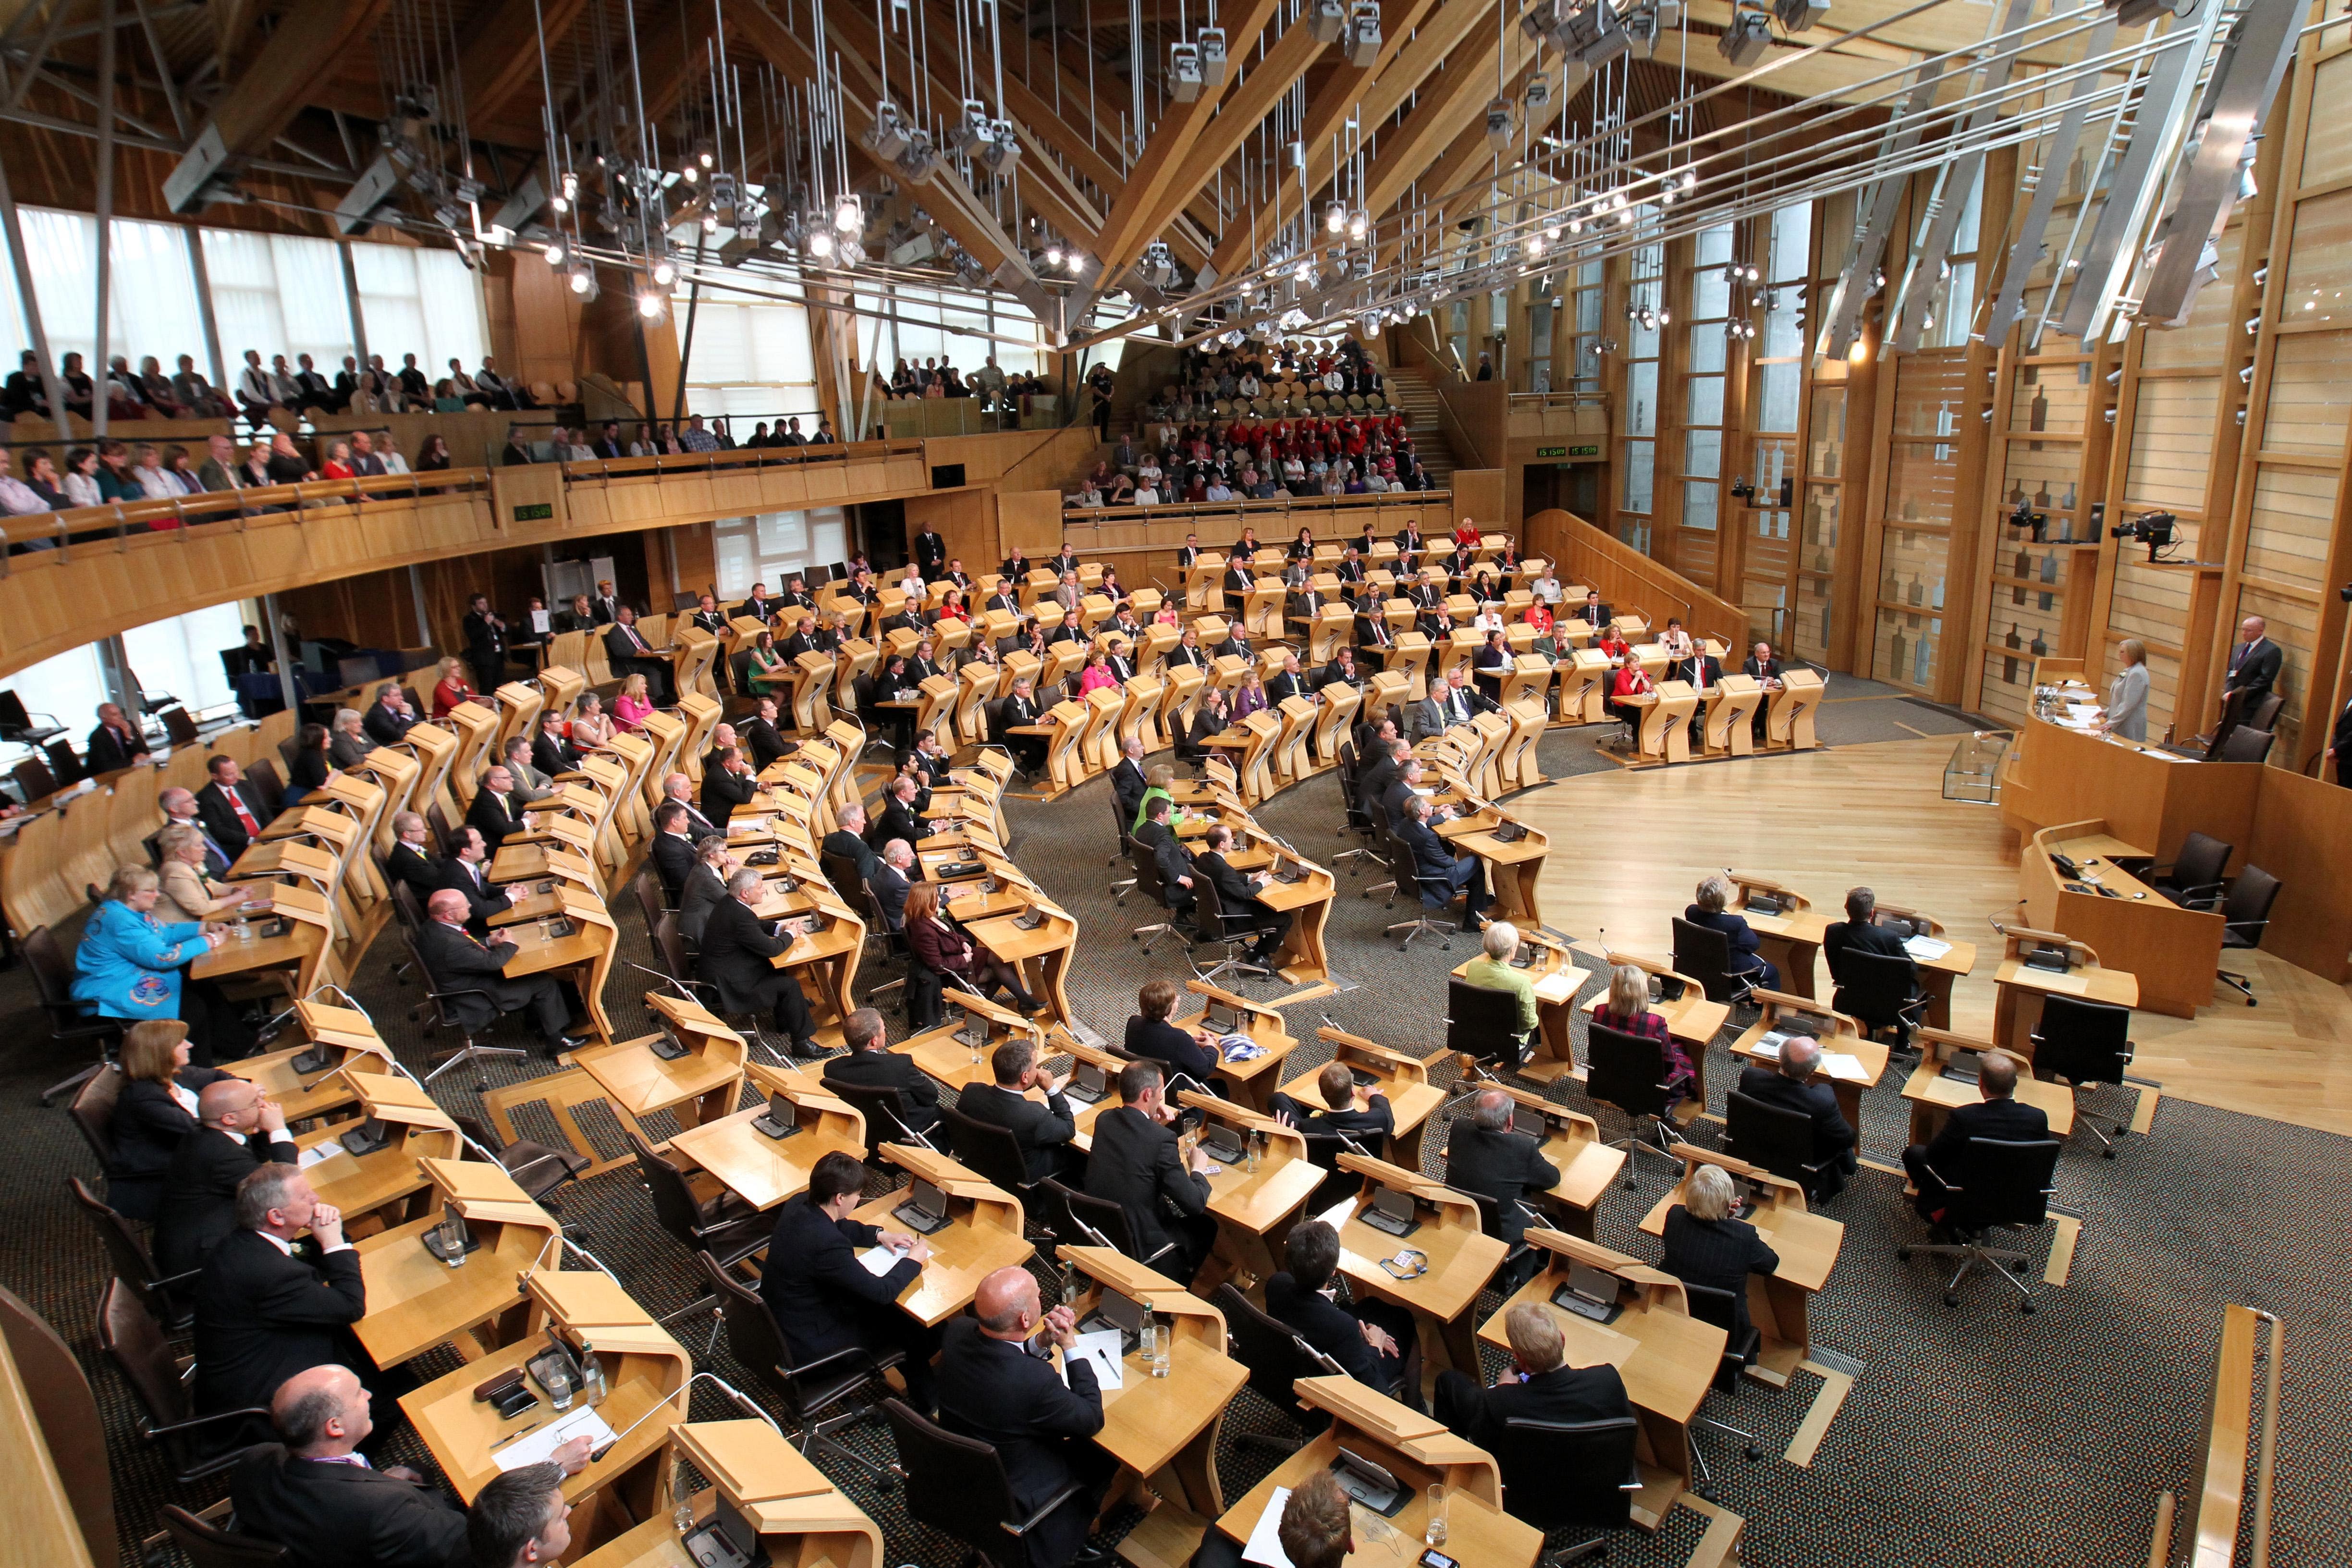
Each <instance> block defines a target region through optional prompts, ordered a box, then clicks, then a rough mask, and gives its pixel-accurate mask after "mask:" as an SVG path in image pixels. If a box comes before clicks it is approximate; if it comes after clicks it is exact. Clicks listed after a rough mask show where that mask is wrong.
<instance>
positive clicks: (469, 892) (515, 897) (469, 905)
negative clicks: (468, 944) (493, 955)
mask: <svg viewBox="0 0 2352 1568" xmlns="http://www.w3.org/2000/svg"><path fill="white" fill-rule="evenodd" d="M489 861H490V851H489V846H488V843H487V842H486V841H485V840H484V839H483V837H482V834H481V830H480V829H479V828H478V827H475V826H473V825H472V824H470V823H468V824H467V826H464V827H462V828H459V829H458V830H457V841H456V843H455V844H454V845H453V847H451V849H450V851H449V855H448V858H446V859H445V860H443V861H442V862H441V868H440V874H439V875H438V876H437V877H436V879H435V880H434V884H433V886H432V887H431V888H430V889H426V890H425V903H426V905H427V906H428V907H430V905H431V903H432V901H433V896H434V894H436V893H439V892H443V891H447V892H453V893H456V894H457V896H458V897H459V898H461V899H463V900H466V930H467V931H468V932H470V933H471V934H472V935H473V936H474V938H475V939H476V940H477V941H480V942H488V940H489V937H490V917H491V916H492V915H502V914H504V913H506V911H507V910H509V909H510V908H512V907H513V906H514V905H515V904H516V903H518V902H520V900H521V899H522V897H523V892H524V889H523V888H522V885H521V884H520V883H514V884H510V885H509V886H506V887H500V886H499V885H498V884H497V883H495V882H493V881H491V880H490V864H489Z"/></svg>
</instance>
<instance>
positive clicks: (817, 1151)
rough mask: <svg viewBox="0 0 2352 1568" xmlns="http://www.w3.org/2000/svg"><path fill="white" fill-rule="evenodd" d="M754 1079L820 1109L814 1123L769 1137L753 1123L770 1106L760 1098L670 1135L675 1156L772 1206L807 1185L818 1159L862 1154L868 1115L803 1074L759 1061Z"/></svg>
mask: <svg viewBox="0 0 2352 1568" xmlns="http://www.w3.org/2000/svg"><path fill="white" fill-rule="evenodd" d="M752 1073H753V1077H754V1080H755V1081H756V1082H757V1083H758V1084H759V1085H760V1087H761V1088H762V1089H767V1090H769V1091H770V1092H772V1093H776V1094H782V1096H784V1098H785V1099H787V1100H791V1101H792V1102H793V1104H794V1105H795V1106H798V1107H800V1108H802V1109H803V1110H814V1111H815V1112H817V1113H818V1122H817V1125H816V1126H815V1127H814V1129H807V1130H803V1131H799V1132H795V1133H793V1135H792V1136H790V1137H786V1138H771V1137H769V1136H768V1135H767V1134H766V1133H764V1132H762V1131H760V1130H759V1129H758V1128H756V1127H754V1126H752V1125H751V1123H752V1122H753V1121H757V1120H759V1119H760V1118H761V1117H762V1116H764V1115H766V1114H767V1112H768V1108H767V1106H765V1105H764V1104H762V1105H755V1106H753V1107H751V1109H750V1110H739V1111H736V1112H734V1113H733V1114H732V1115H729V1116H721V1117H718V1118H716V1119H715V1120H712V1121H705V1122H703V1123H702V1124H700V1125H699V1126H696V1127H689V1128H688V1129H687V1130H686V1131H683V1132H680V1133H679V1134H678V1135H677V1137H675V1138H672V1139H671V1140H670V1141H669V1143H668V1145H667V1150H668V1152H669V1154H670V1156H671V1157H672V1158H673V1159H676V1160H677V1161H679V1162H680V1163H685V1164H689V1165H692V1166H695V1167H698V1168H699V1169H701V1170H705V1171H708V1172H709V1173H710V1174H711V1176H712V1177H713V1178H714V1179H715V1180H717V1181H718V1183H719V1185H721V1186H723V1187H725V1188H726V1189H727V1190H728V1191H729V1192H730V1193H732V1194H735V1195H736V1196H737V1197H739V1198H740V1199H742V1200H743V1201H744V1202H745V1203H747V1204H750V1205H751V1206H752V1207H753V1208H755V1209H761V1210H767V1209H772V1208H774V1207H776V1206H777V1205H779V1204H782V1203H783V1202H784V1201H785V1200H786V1199H788V1198H792V1197H796V1196H798V1195H799V1194H802V1193H804V1192H806V1191H807V1190H808V1184H809V1173H811V1172H813V1171H814V1170H815V1169H816V1163H817V1162H818V1161H819V1160H822V1159H824V1157H825V1156H826V1155H827V1154H831V1153H835V1152H841V1153H845V1154H849V1155H851V1156H853V1157H855V1158H856V1159H860V1160H863V1159H864V1158H865V1157H866V1118H865V1117H864V1116H862V1115H860V1114H859V1113H858V1111H857V1110H856V1108H855V1107H854V1106H851V1105H849V1104H847V1103H845V1101H842V1100H836V1099H835V1098H834V1097H833V1096H832V1095H830V1094H827V1093H825V1092H824V1090H823V1089H821V1088H819V1087H818V1086H817V1084H816V1083H815V1082H814V1081H813V1080H811V1079H808V1078H806V1077H805V1076H804V1075H803V1074H800V1073H797V1072H794V1073H792V1074H790V1075H789V1076H787V1075H785V1074H782V1073H777V1072H775V1071H773V1070H772V1069H768V1068H760V1067H754V1068H752Z"/></svg>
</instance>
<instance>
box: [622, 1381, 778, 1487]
mask: <svg viewBox="0 0 2352 1568" xmlns="http://www.w3.org/2000/svg"><path fill="white" fill-rule="evenodd" d="M698 1383H715V1384H718V1385H719V1387H720V1388H722V1389H725V1390H726V1391H727V1397H728V1398H729V1399H730V1400H732V1401H734V1404H735V1408H736V1409H738V1410H740V1411H741V1412H742V1413H743V1414H744V1415H752V1416H757V1417H758V1418H759V1419H760V1420H762V1421H765V1422H766V1423H767V1424H768V1425H769V1426H771V1427H773V1428H774V1430H775V1433H776V1436H779V1437H781V1436H783V1435H784V1429H783V1428H782V1427H781V1426H776V1418H775V1417H774V1416H772V1415H769V1414H768V1413H767V1412H766V1411H764V1410H762V1409H761V1408H760V1406H759V1405H757V1404H756V1403H754V1402H753V1400H752V1398H751V1395H750V1394H746V1393H744V1392H743V1391H742V1390H741V1389H740V1388H738V1387H736V1386H735V1385H734V1384H731V1383H730V1382H728V1381H727V1380H726V1379H725V1378H723V1377H721V1376H719V1374H718V1373H715V1372H698V1373H695V1374H694V1375H693V1376H692V1377H689V1378H688V1379H687V1380H686V1385H685V1387H684V1388H683V1389H681V1390H680V1391H679V1392H680V1393H686V1394H691V1393H692V1391H693V1388H694V1385H695V1384H698ZM670 1397H671V1399H675V1398H676V1397H677V1395H676V1394H673V1395H671V1396H670ZM669 1405H670V1400H669V1399H665V1400H662V1401H661V1402H660V1403H659V1404H657V1405H655V1406H654V1407H653V1408H652V1409H651V1410H648V1411H646V1413H645V1414H644V1415H640V1416H638V1417H637V1418H636V1419H635V1421H632V1422H630V1423H629V1424H628V1425H627V1426H624V1427H622V1428H621V1429H620V1430H619V1431H618V1432H615V1433H614V1434H613V1436H612V1437H611V1439H610V1440H609V1441H607V1442H606V1443H605V1444H604V1446H603V1447H600V1448H598V1449H596V1450H595V1451H594V1452H593V1453H592V1454H590V1455H589V1456H588V1462H589V1463H590V1464H592V1465H593V1464H596V1463H599V1462H600V1461H602V1460H603V1458H604V1456H605V1455H607V1454H609V1453H611V1452H612V1451H613V1450H614V1448H616V1447H619V1446H620V1442H621V1439H622V1438H624V1437H625V1436H628V1435H629V1434H630V1433H632V1432H634V1431H635V1430H636V1429H637V1428H638V1427H640V1426H644V1425H645V1424H646V1422H647V1421H650V1420H652V1419H653V1417H654V1416H655V1415H658V1414H660V1413H661V1412H662V1411H663V1410H665V1409H667V1408H668V1407H669Z"/></svg>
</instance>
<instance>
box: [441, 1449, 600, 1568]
mask: <svg viewBox="0 0 2352 1568" xmlns="http://www.w3.org/2000/svg"><path fill="white" fill-rule="evenodd" d="M588 1442H589V1439H588V1438H586V1437H585V1436H581V1437H574V1438H573V1439H572V1441H571V1442H569V1443H566V1444H564V1445H563V1446H562V1447H559V1448H557V1449H556V1450H555V1458H551V1459H548V1460H544V1461H542V1462H541V1463H539V1464H536V1465H518V1466H516V1467H515V1468H513V1469H511V1470H502V1471H500V1472H499V1474H497V1475H495V1476H492V1477H491V1478H490V1479H489V1480H488V1482H486V1483H484V1485H483V1487H482V1489H481V1490H480V1491H478V1492H477V1493H475V1494H474V1506H473V1507H472V1508H469V1509H467V1510H466V1543H467V1547H468V1548H469V1549H470V1551H471V1553H472V1561H473V1562H474V1563H481V1564H486V1565H487V1568H542V1565H544V1564H548V1563H560V1562H562V1560H563V1558H564V1557H565V1555H566V1554H568V1553H569V1552H571V1551H572V1505H571V1503H569V1502H567V1501H565V1500H564V1497H563V1480H564V1478H565V1477H567V1476H576V1475H578V1474H579V1473H580V1471H581V1470H582V1469H583V1468H584V1467H585V1466H586V1464H587V1462H588V1461H587V1451H588V1450H587V1445H588Z"/></svg>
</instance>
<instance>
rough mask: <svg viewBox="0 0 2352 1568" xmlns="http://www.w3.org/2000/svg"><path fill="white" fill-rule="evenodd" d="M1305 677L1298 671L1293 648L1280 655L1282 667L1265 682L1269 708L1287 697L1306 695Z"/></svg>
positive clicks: (1295, 653) (1296, 657) (1266, 699)
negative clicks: (1272, 677)
mask: <svg viewBox="0 0 2352 1568" xmlns="http://www.w3.org/2000/svg"><path fill="white" fill-rule="evenodd" d="M1306 695H1307V678H1306V677H1305V676H1304V675H1301V674H1300V673H1299V672H1298V655H1297V652H1296V651H1295V650H1292V651H1286V652H1285V653H1284V654H1283V656H1282V668H1280V669H1277V670H1276V671H1275V672H1274V679H1272V680H1269V681H1267V682H1266V683H1265V701H1266V706H1267V707H1269V708H1271V707H1273V706H1275V705H1276V704H1277V703H1279V702H1281V701H1282V700H1284V699H1285V698H1287V697H1304V696H1306Z"/></svg>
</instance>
